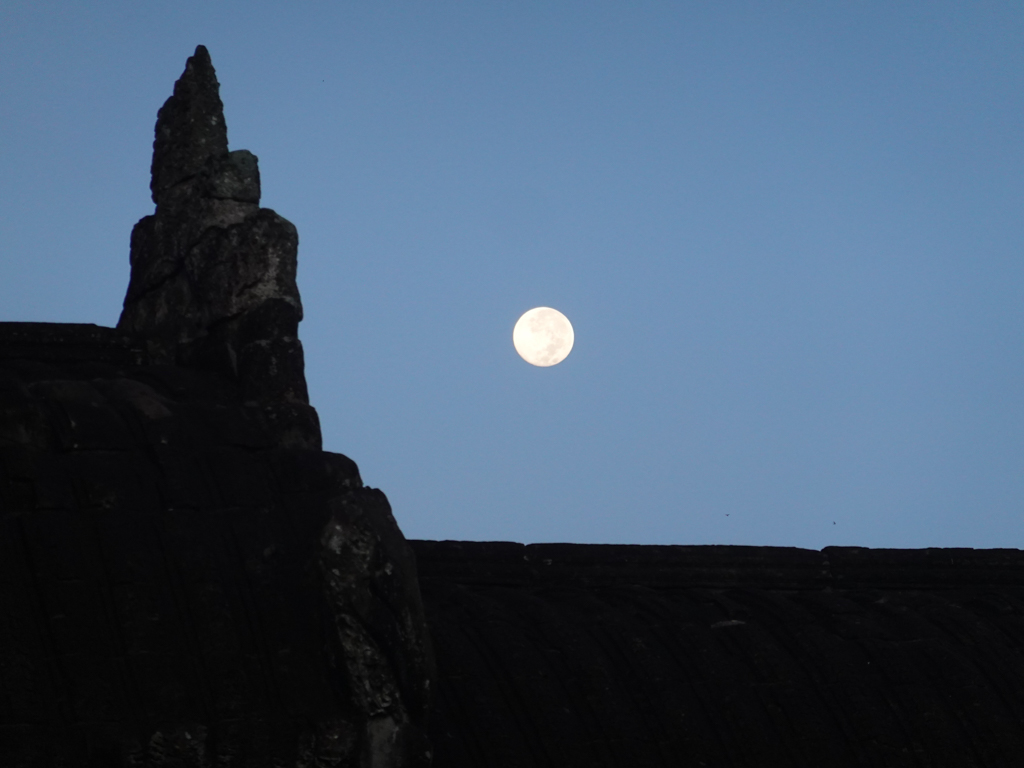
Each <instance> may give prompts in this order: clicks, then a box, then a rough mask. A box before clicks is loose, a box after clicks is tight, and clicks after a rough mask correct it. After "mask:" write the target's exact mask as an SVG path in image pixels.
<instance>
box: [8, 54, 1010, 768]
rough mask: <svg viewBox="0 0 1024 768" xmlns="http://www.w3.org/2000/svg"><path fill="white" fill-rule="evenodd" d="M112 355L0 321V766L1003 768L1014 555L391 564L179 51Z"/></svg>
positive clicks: (289, 256)
mask: <svg viewBox="0 0 1024 768" xmlns="http://www.w3.org/2000/svg"><path fill="white" fill-rule="evenodd" d="M151 188H152V193H153V200H154V202H155V203H156V210H155V212H154V214H153V215H151V216H146V217H144V218H143V219H142V220H141V221H140V222H139V223H138V224H137V225H136V227H135V229H134V231H133V233H132V237H131V249H130V258H131V267H132V273H131V281H130V284H129V287H128V292H127V295H126V298H125V305H124V311H123V313H122V315H121V319H120V322H119V323H118V326H117V328H101V327H98V326H93V325H71V324H51V323H16V322H9V323H0V768H8V767H11V768H30V767H31V768H43V767H50V766H53V768H57V767H58V766H59V767H61V768H72V767H77V766H83V767H86V766H88V767H90V768H107V767H108V766H109V767H111V768H113V767H114V766H117V767H119V768H120V767H121V766H124V767H131V768H136V767H145V768H150V767H152V768H157V767H161V768H192V767H195V768H207V767H210V768H212V767H213V766H217V767H218V768H220V767H223V768H228V767H234V766H239V767H241V766H246V767H249V766H267V767H268V768H270V767H271V766H274V767H278V766H296V768H312V767H313V766H332V767H337V768H348V767H352V768H356V767H358V768H400V767H403V768H404V767H406V766H427V765H430V764H431V763H433V765H436V766H439V767H440V768H483V767H486V766H495V767H499V766H500V767H502V768H504V767H506V766H507V767H509V768H511V767H512V766H523V767H526V766H550V767H551V768H556V767H557V768H565V767H567V766H629V767H633V766H636V767H637V768H643V767H646V766H723V767H726V766H728V767H739V766H744V767H747V766H749V767H750V768H754V767H757V768H763V767H766V766H807V767H808V768H817V767H819V766H864V767H867V768H873V767H874V766H921V767H924V766H1010V767H1012V766H1021V765H1024V553H1021V552H1020V551H1018V550H970V549H929V550H870V549H860V548H844V547H830V548H826V549H825V550H822V551H821V552H817V551H810V550H801V549H792V548H778V547H724V546H723V547H687V546H680V547H667V546H666V547H661V546H590V545H572V544H545V545H530V546H523V545H519V544H511V543H486V542H431V541H414V542H407V541H406V540H405V539H404V538H403V536H402V534H401V532H400V531H399V529H398V527H397V525H396V524H395V521H394V518H393V517H392V515H391V510H390V508H389V506H388V502H387V499H386V498H385V496H384V494H383V493H381V492H380V491H378V490H375V489H370V488H366V487H364V486H363V484H362V482H361V480H360V478H359V473H358V470H357V468H356V465H355V464H354V463H353V462H352V461H351V460H350V459H348V458H346V457H345V456H341V455H339V454H333V453H328V452H325V451H323V450H322V449H321V443H320V431H319V424H318V421H317V416H316V412H315V410H314V409H313V408H312V407H311V406H310V404H309V402H308V397H307V393H306V385H305V376H304V368H303V356H302V355H303V353H302V346H301V344H300V342H299V340H298V324H299V322H300V320H301V318H302V304H301V301H300V297H299V292H298V288H297V286H296V283H295V272H296V264H297V261H296V259H297V247H298V236H297V234H296V232H295V228H294V227H293V226H292V225H291V224H290V223H289V222H287V221H286V220H285V219H283V218H281V217H280V216H278V215H277V214H276V213H274V212H273V211H270V210H267V209H262V208H260V207H259V199H260V182H259V171H258V164H257V159H256V157H255V156H254V155H252V154H251V153H249V152H246V151H244V150H241V151H229V149H228V142H227V129H226V125H225V122H224V116H223V108H222V105H221V102H220V97H219V91H218V84H217V80H216V76H215V73H214V70H213V67H212V65H211V63H210V58H209V55H208V53H207V52H206V50H205V49H204V48H202V47H201V46H200V47H199V48H198V49H197V50H196V53H195V55H194V56H193V57H191V58H190V59H189V60H188V63H187V65H186V68H185V72H184V73H183V75H182V77H181V78H180V79H179V81H178V82H177V83H176V85H175V88H174V93H173V95H172V96H171V97H170V98H169V99H168V100H167V102H166V103H165V104H164V106H163V108H162V109H161V110H160V112H159V115H158V119H157V125H156V138H155V141H154V154H153V166H152V185H151Z"/></svg>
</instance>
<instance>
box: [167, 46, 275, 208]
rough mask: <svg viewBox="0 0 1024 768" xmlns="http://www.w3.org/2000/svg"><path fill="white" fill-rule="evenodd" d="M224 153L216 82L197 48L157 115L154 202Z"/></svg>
mask: <svg viewBox="0 0 1024 768" xmlns="http://www.w3.org/2000/svg"><path fill="white" fill-rule="evenodd" d="M227 152H228V127H227V124H226V123H225V122H224V105H223V104H222V103H221V100H220V84H219V83H218V82H217V73H216V72H214V70H213V63H212V62H211V61H210V53H209V51H207V50H206V47H205V46H202V45H200V46H198V47H197V48H196V52H195V55H194V56H192V57H191V58H189V60H188V61H187V62H186V63H185V71H184V73H182V75H181V78H180V79H179V80H178V82H177V83H175V84H174V95H173V96H171V97H170V98H169V99H167V101H166V102H164V105H163V107H162V108H161V109H160V111H159V112H157V116H156V139H155V140H154V141H153V165H152V169H151V170H152V175H153V179H152V181H151V182H150V185H149V188H150V189H151V190H152V192H153V202H154V203H157V204H158V205H159V204H160V196H161V193H163V192H165V191H167V190H168V189H170V188H172V187H174V185H176V184H179V183H180V182H182V181H185V180H187V179H190V178H193V177H195V176H197V175H198V174H199V173H200V172H201V171H202V170H203V166H204V165H205V164H206V162H207V161H208V160H209V159H210V158H216V157H220V156H221V155H226V154H227ZM256 202H259V201H258V200H257V201H256Z"/></svg>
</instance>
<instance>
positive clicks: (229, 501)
mask: <svg viewBox="0 0 1024 768" xmlns="http://www.w3.org/2000/svg"><path fill="white" fill-rule="evenodd" d="M152 191H153V200H154V201H155V202H156V212H155V213H154V214H153V215H152V216H146V217H145V218H143V219H142V220H141V221H140V222H139V223H138V224H137V225H136V227H135V230H134V231H133V233H132V238H131V267H132V271H131V283H130V285H129V288H128V294H127V297H126V298H125V303H124V312H123V314H122V316H121V320H120V322H119V323H118V327H117V328H116V329H113V328H100V327H97V326H88V325H58V324H48V323H2V324H0V765H2V766H4V768H22V767H24V768H28V767H29V766H32V767H33V768H37V767H42V766H67V767H69V768H70V767H73V766H74V767H77V766H95V767H96V768H107V766H146V767H147V768H150V767H151V768H157V767H158V766H166V767H167V768H170V767H171V766H174V767H175V768H178V767H179V766H180V767H181V768H186V766H187V767H189V768H193V767H194V768H205V767H207V766H224V767H225V768H226V767H227V766H239V767H240V766H297V767H298V766H310V767H312V766H339V768H340V767H342V766H353V767H355V766H359V768H369V767H370V766H372V767H373V768H399V766H415V765H426V764H428V763H429V761H430V750H429V745H428V742H427V738H426V712H427V695H428V689H429V684H430V679H431V674H432V673H431V668H432V666H431V665H432V661H431V654H430V649H429V643H428V642H427V634H426V627H425V624H424V619H423V609H422V605H421V602H420V595H419V589H418V586H417V582H416V572H415V562H414V558H413V556H412V553H411V550H410V549H409V546H408V544H407V543H406V541H405V539H404V538H403V537H402V534H401V532H400V531H399V529H398V527H397V525H396V524H395V521H394V518H393V517H392V515H391V511H390V508H389V506H388V502H387V499H386V498H385V497H384V494H382V493H381V492H380V491H377V490H373V489H369V488H364V487H363V485H362V482H361V481H360V478H359V473H358V470H357V469H356V466H355V464H353V463H352V461H350V460H349V459H347V458H346V457H344V456H341V455H338V454H331V453H325V452H322V451H321V450H320V448H321V445H320V429H319V423H318V421H317V416H316V412H315V411H314V410H313V408H312V407H310V405H309V403H308V398H307V393H306V383H305V376H304V371H303V358H302V347H301V345H300V343H299V340H298V324H299V321H300V320H301V318H302V305H301V303H300V301H299V292H298V289H297V287H296V284H295V273H296V254H297V247H298V237H297V235H296V232H295V228H294V227H293V226H292V225H291V224H290V223H289V222H287V221H285V220H284V219H283V218H281V217H280V216H278V215H277V214H276V213H274V212H273V211H270V210H266V209H261V208H260V207H259V199H260V182H259V171H258V167H257V162H256V157H255V156H254V155H252V154H250V153H249V152H246V151H244V150H241V151H235V152H229V151H228V143H227V130H226V127H225V124H224V115H223V109H222V105H221V101H220V97H219V95H218V84H217V79H216V76H215V73H214V70H213V67H212V65H211V63H210V57H209V54H208V53H207V51H206V49H205V48H203V47H202V46H200V47H199V48H197V49H196V52H195V55H194V56H193V57H192V58H190V59H189V60H188V63H187V65H186V67H185V72H184V74H183V75H182V76H181V79H180V80H178V82H177V84H176V85H175V88H174V94H173V95H172V96H171V97H170V98H169V99H168V100H167V102H166V103H165V104H164V106H163V108H162V109H161V110H160V113H159V117H158V119H157V125H156V140H155V142H154V145H153V181H152Z"/></svg>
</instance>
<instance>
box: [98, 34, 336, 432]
mask: <svg viewBox="0 0 1024 768" xmlns="http://www.w3.org/2000/svg"><path fill="white" fill-rule="evenodd" d="M219 91H220V86H219V84H218V83H217V75H216V73H215V72H214V69H213V65H212V64H211V62H210V54H209V53H208V52H207V50H206V48H204V47H203V46H201V45H200V46H199V47H198V48H196V52H195V55H194V56H192V57H191V58H189V60H188V62H187V64H186V65H185V71H184V73H182V75H181V77H180V78H179V79H178V82H177V83H175V85H174V94H173V95H172V96H171V97H170V98H169V99H167V101H166V102H165V103H164V105H163V107H162V108H161V109H160V111H159V113H158V114H157V122H156V138H155V140H154V142H153V165H152V174H153V178H152V182H151V184H150V189H151V190H152V193H153V201H154V202H155V203H156V212H155V213H154V214H153V215H151V216H145V217H143V218H142V219H141V220H140V221H139V223H138V224H136V225H135V228H134V230H132V238H131V256H130V260H131V281H130V283H129V285H128V293H127V295H126V296H125V300H124V310H123V311H122V313H121V319H120V320H119V321H118V328H119V329H120V330H122V331H125V332H126V333H129V334H131V335H133V336H135V337H136V338H138V339H139V340H140V341H142V342H144V345H145V348H146V350H147V353H148V356H149V360H150V361H151V362H152V363H154V364H161V365H178V366H185V367H191V368H201V369H206V370H214V371H216V372H218V373H221V374H224V375H226V376H228V377H231V378H233V379H234V380H236V381H237V382H238V383H239V385H240V387H241V392H242V395H243V397H244V398H245V399H246V400H247V401H249V402H251V403H253V404H259V405H261V406H265V407H266V408H268V409H270V410H271V411H274V413H275V414H276V415H275V416H274V418H275V419H276V420H277V421H278V422H279V423H280V424H281V425H282V430H283V432H282V440H283V441H284V442H289V441H291V442H292V443H294V444H302V445H308V447H319V440H320V435H319V426H318V425H317V423H316V414H315V412H314V411H313V410H312V408H309V406H308V397H307V393H306V380H305V373H304V364H303V355H302V345H301V344H300V343H299V340H298V325H299V321H300V320H301V319H302V303H301V301H300V299H299V290H298V286H297V285H296V283H295V274H296V269H297V264H298V242H299V238H298V233H297V232H296V231H295V227H294V226H293V225H292V224H291V223H290V222H288V221H286V220H285V219H283V218H281V217H280V216H278V215H277V214H276V213H275V212H274V211H271V210H269V209H266V208H260V207H259V200H260V177H259V167H258V165H257V158H256V156H255V155H253V154H252V153H251V152H248V151H246V150H237V151H234V152H229V151H228V140H227V126H226V124H225V122H224V107H223V104H222V103H221V100H220V93H219ZM285 411H288V412H289V413H290V414H291V415H290V416H288V415H285ZM296 420H297V421H296ZM293 427H294V428H293ZM289 430H290V431H289ZM296 430H297V431H296ZM300 433H301V434H300Z"/></svg>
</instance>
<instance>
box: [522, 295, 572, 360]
mask: <svg viewBox="0 0 1024 768" xmlns="http://www.w3.org/2000/svg"><path fill="white" fill-rule="evenodd" d="M575 338H576V336H575V334H573V332H572V324H571V323H570V322H569V318H567V317H566V316H565V315H563V314H562V313H561V312H559V311H558V310H557V309H552V308H551V307H535V308H534V309H531V310H530V311H529V312H527V313H526V314H524V315H523V316H522V317H520V318H519V321H518V322H517V323H516V327H515V328H514V329H513V330H512V343H513V344H514V345H515V348H516V352H518V353H519V356H520V357H521V358H523V360H525V361H526V362H528V363H530V365H538V366H540V367H541V368H547V367H548V366H551V365H558V364H559V363H560V362H562V361H563V360H565V358H566V357H568V356H569V353H570V352H571V351H572V343H573V341H574V340H575Z"/></svg>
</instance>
